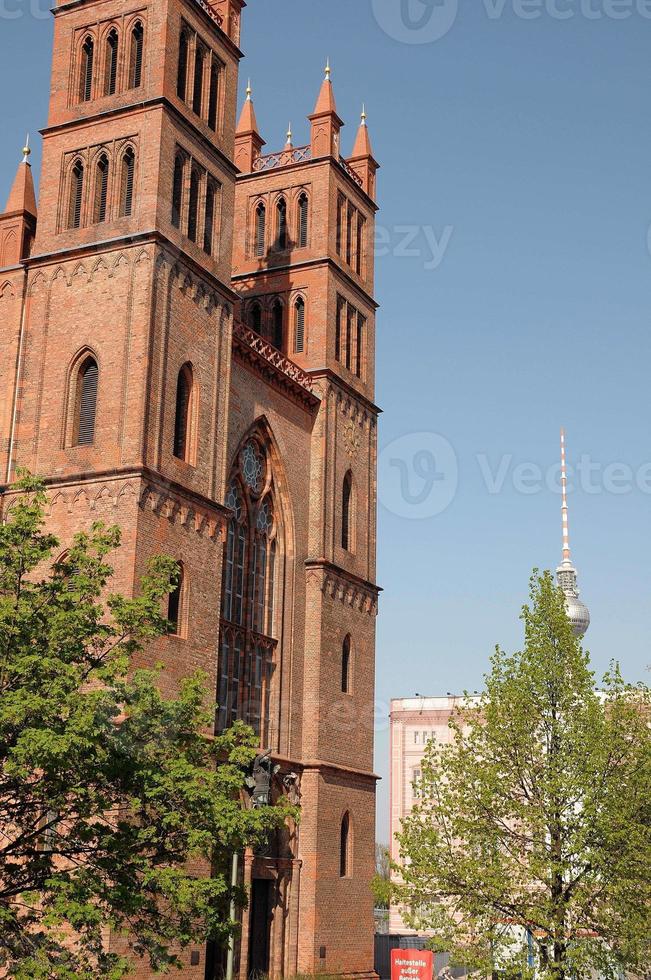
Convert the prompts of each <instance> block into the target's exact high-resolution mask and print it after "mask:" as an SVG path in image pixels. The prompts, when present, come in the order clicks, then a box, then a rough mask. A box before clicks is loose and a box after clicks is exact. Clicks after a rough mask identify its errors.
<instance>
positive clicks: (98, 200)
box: [93, 153, 109, 224]
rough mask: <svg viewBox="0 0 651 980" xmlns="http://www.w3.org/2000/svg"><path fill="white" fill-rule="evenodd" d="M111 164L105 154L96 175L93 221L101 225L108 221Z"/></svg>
mask: <svg viewBox="0 0 651 980" xmlns="http://www.w3.org/2000/svg"><path fill="white" fill-rule="evenodd" d="M108 179H109V162H108V157H107V156H106V154H105V153H102V155H101V157H100V158H99V160H98V161H97V170H96V173H95V201H94V207H93V221H94V222H95V224H101V223H102V222H103V221H106V201H107V195H108Z"/></svg>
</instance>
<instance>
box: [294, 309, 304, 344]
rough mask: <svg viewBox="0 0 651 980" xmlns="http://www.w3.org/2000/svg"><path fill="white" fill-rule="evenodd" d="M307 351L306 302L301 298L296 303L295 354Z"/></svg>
mask: <svg viewBox="0 0 651 980" xmlns="http://www.w3.org/2000/svg"><path fill="white" fill-rule="evenodd" d="M304 350H305V300H304V299H303V297H302V296H299V297H298V299H297V300H296V302H295V303H294V353H295V354H302V353H303V352H304Z"/></svg>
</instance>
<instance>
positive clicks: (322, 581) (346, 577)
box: [305, 558, 382, 616]
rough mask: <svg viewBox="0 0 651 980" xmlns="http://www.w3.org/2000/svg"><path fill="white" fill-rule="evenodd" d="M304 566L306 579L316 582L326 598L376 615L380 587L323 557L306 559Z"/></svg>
mask: <svg viewBox="0 0 651 980" xmlns="http://www.w3.org/2000/svg"><path fill="white" fill-rule="evenodd" d="M305 567H306V569H307V578H308V581H309V580H312V581H314V582H316V583H318V587H319V589H320V591H321V592H322V593H323V595H324V596H325V597H326V598H328V599H331V600H338V601H339V602H341V603H343V604H344V605H347V606H350V607H351V608H352V609H358V610H359V611H360V612H364V613H368V615H369V616H371V615H372V616H376V615H377V611H378V598H379V595H380V592H381V591H382V589H381V588H380V587H379V586H378V585H375V583H374V582H367V581H366V579H363V578H360V577H359V576H358V575H354V574H353V573H352V572H348V571H346V569H345V568H341V566H340V565H334V564H333V563H332V562H330V561H326V559H324V558H319V559H308V560H307V561H306V562H305Z"/></svg>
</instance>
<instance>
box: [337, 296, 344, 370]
mask: <svg viewBox="0 0 651 980" xmlns="http://www.w3.org/2000/svg"><path fill="white" fill-rule="evenodd" d="M345 315H346V303H345V301H344V300H343V299H339V301H338V302H337V322H336V324H335V357H336V359H337V360H338V361H341V338H342V334H343V330H342V326H343V322H344V317H345Z"/></svg>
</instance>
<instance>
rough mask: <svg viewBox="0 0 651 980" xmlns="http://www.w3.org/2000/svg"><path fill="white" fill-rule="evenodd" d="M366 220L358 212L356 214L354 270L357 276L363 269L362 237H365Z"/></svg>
mask: <svg viewBox="0 0 651 980" xmlns="http://www.w3.org/2000/svg"><path fill="white" fill-rule="evenodd" d="M365 228H366V220H365V219H364V218H363V217H362V216H361V214H358V216H357V251H356V256H355V262H356V267H355V271H356V272H357V275H358V276H361V275H362V273H363V271H364V237H365V234H366V232H365Z"/></svg>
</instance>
